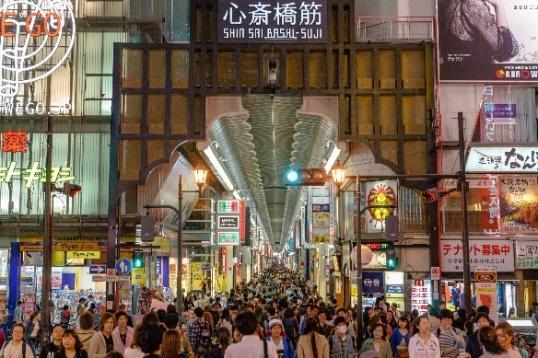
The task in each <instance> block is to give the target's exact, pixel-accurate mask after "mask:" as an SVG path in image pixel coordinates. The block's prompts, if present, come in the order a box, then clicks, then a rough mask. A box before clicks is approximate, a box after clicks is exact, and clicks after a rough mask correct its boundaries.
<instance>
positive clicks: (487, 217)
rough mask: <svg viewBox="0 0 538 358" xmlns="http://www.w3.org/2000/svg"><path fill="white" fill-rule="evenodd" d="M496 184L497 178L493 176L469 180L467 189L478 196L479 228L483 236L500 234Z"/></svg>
mask: <svg viewBox="0 0 538 358" xmlns="http://www.w3.org/2000/svg"><path fill="white" fill-rule="evenodd" d="M498 184H499V178H498V177H497V176H495V175H487V176H486V177H485V178H483V179H471V180H469V187H470V188H472V189H474V190H475V191H477V192H478V193H479V195H480V207H481V211H480V228H481V229H482V232H483V233H484V234H488V235H498V234H500V233H501V216H500V211H501V209H500V205H499V190H498Z"/></svg>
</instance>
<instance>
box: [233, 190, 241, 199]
mask: <svg viewBox="0 0 538 358" xmlns="http://www.w3.org/2000/svg"><path fill="white" fill-rule="evenodd" d="M233 195H234V198H235V199H236V200H241V195H239V192H238V191H237V190H234V192H233Z"/></svg>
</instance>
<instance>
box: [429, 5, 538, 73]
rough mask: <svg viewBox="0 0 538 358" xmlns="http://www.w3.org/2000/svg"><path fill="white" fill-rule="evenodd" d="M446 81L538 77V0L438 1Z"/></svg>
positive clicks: (440, 48) (441, 51)
mask: <svg viewBox="0 0 538 358" xmlns="http://www.w3.org/2000/svg"><path fill="white" fill-rule="evenodd" d="M438 18H439V55H440V62H439V63H440V64H439V65H440V76H441V80H443V81H475V82H493V81H499V82H534V81H538V26H537V20H538V0H438Z"/></svg>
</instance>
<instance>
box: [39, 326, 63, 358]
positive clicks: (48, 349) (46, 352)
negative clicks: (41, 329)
mask: <svg viewBox="0 0 538 358" xmlns="http://www.w3.org/2000/svg"><path fill="white" fill-rule="evenodd" d="M64 332H65V331H64V328H63V327H62V325H60V324H57V325H55V326H54V327H53V328H52V342H49V343H47V344H45V346H44V347H43V348H41V352H40V353H39V358H47V357H53V356H54V353H56V352H58V351H59V350H60V349H61V348H62V338H63V336H64Z"/></svg>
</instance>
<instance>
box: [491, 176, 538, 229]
mask: <svg viewBox="0 0 538 358" xmlns="http://www.w3.org/2000/svg"><path fill="white" fill-rule="evenodd" d="M499 193H500V197H501V230H502V231H503V233H506V234H530V233H536V232H538V204H537V202H538V181H537V176H530V175H529V176H523V177H521V176H517V177H516V176H507V177H501V179H500V180H499Z"/></svg>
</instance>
